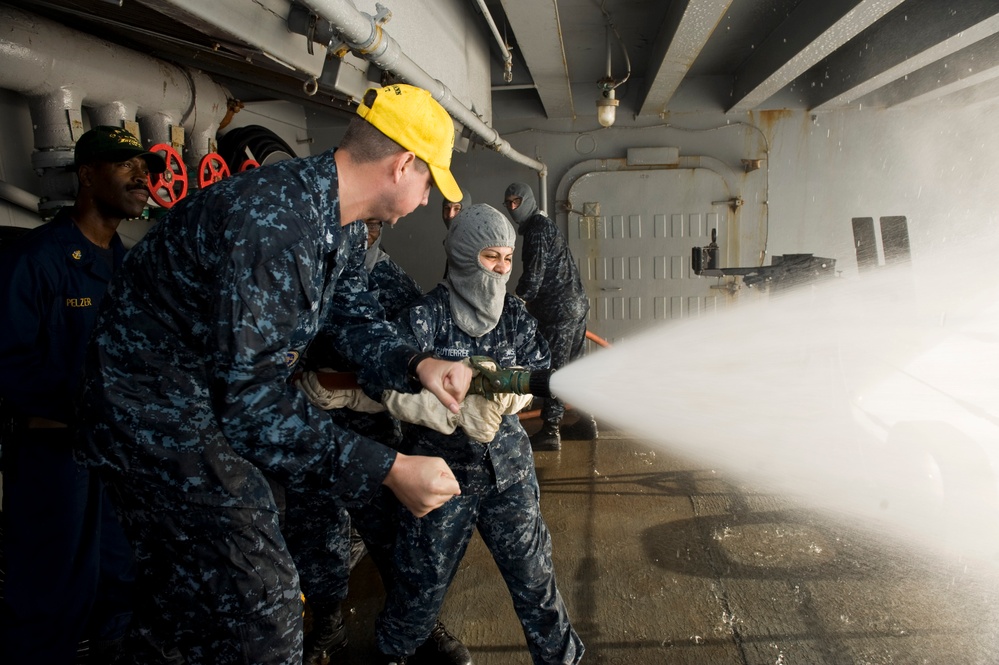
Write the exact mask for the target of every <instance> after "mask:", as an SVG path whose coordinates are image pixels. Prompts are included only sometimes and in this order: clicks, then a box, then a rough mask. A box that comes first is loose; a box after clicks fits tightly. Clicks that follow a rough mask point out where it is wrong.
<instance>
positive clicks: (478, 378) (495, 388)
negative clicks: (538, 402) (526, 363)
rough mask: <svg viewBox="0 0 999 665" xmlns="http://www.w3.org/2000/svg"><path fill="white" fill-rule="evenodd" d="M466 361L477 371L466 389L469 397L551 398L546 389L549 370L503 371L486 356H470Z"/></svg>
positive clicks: (509, 369) (549, 374)
mask: <svg viewBox="0 0 999 665" xmlns="http://www.w3.org/2000/svg"><path fill="white" fill-rule="evenodd" d="M468 360H469V363H470V364H471V366H472V368H473V369H477V370H478V371H479V373H478V374H477V375H475V376H474V377H472V383H471V385H470V386H469V388H468V393H469V394H470V395H485V396H486V397H489V396H490V395H493V394H495V393H513V394H515V395H534V396H535V397H551V390H550V389H549V387H548V383H549V379H550V378H551V375H552V370H550V369H539V370H528V369H520V368H516V367H511V368H508V369H503V368H500V367H499V365H497V363H496V361H495V360H493V359H492V358H490V357H488V356H472V357H470V358H469V359H468Z"/></svg>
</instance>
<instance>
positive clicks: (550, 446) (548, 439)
mask: <svg viewBox="0 0 999 665" xmlns="http://www.w3.org/2000/svg"><path fill="white" fill-rule="evenodd" d="M561 449H562V437H561V436H559V432H558V423H545V425H544V427H542V428H541V431H540V432H538V433H537V434H535V435H534V436H532V437H531V450H535V451H543V450H561Z"/></svg>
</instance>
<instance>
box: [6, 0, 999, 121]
mask: <svg viewBox="0 0 999 665" xmlns="http://www.w3.org/2000/svg"><path fill="white" fill-rule="evenodd" d="M8 4H12V5H15V6H19V7H21V8H23V9H26V10H28V11H32V12H36V13H39V14H42V15H44V16H47V17H48V18H53V19H55V20H58V21H61V22H63V23H66V24H68V25H70V26H73V27H76V28H78V29H81V30H83V31H86V32H89V33H92V34H95V35H97V36H99V37H102V38H104V39H108V40H110V41H112V42H118V43H121V44H123V45H125V46H129V47H131V48H139V49H141V50H143V51H145V52H147V53H150V54H151V55H155V56H157V57H161V58H164V59H167V60H172V61H175V62H178V63H179V64H186V65H192V66H196V67H198V68H201V69H203V70H205V71H208V72H209V73H212V74H214V75H216V76H217V77H220V78H221V80H222V82H224V83H226V84H227V85H229V86H234V87H236V88H237V89H240V90H241V91H242V93H243V94H242V98H243V99H244V100H247V101H250V100H255V99H267V98H282V99H294V100H298V101H303V102H306V103H309V102H310V101H314V100H310V99H309V98H308V97H307V96H306V95H304V94H303V92H302V79H303V77H302V76H300V75H296V74H295V73H294V72H289V71H288V70H287V69H285V68H283V67H281V66H280V65H276V64H275V63H274V62H273V61H271V60H270V59H268V58H267V57H264V56H262V54H261V53H260V52H259V51H258V50H255V49H254V48H253V47H251V46H248V45H246V44H240V43H238V42H233V41H231V40H230V39H228V38H227V37H226V36H225V34H224V33H220V32H218V31H216V30H213V28H212V26H211V25H206V24H205V23H204V22H199V21H192V20H185V17H184V16H182V15H181V16H176V15H173V16H170V15H167V14H164V13H162V12H157V11H155V9H153V8H152V7H154V6H155V5H156V3H152V2H148V1H146V0H139V1H138V2H136V1H135V0H123V1H122V2H120V3H119V0H30V1H29V0H12V1H10V2H8ZM389 4H391V3H389ZM485 5H486V8H487V9H488V11H489V13H490V15H491V16H492V18H493V20H494V23H495V25H496V27H497V29H498V31H499V33H500V35H501V36H502V37H503V38H504V40H505V41H506V42H507V44H508V46H509V48H510V50H511V52H512V54H513V77H512V80H511V81H509V82H508V81H505V80H504V76H503V62H502V57H501V53H500V49H499V46H498V45H497V44H496V43H495V40H493V39H492V33H491V32H490V30H489V29H488V27H487V23H486V20H485V18H484V17H483V16H482V15H481V13H480V12H479V3H478V2H476V1H475V0H468V10H469V12H471V13H473V14H474V15H475V16H476V17H477V20H480V21H481V23H482V35H483V38H485V39H489V40H490V42H491V46H490V48H491V52H492V53H493V55H494V58H493V75H492V78H493V81H492V84H493V105H494V109H493V115H494V117H499V116H502V115H504V114H506V113H509V114H515V115H521V116H525V117H531V116H534V117H538V118H545V117H547V118H573V117H575V116H577V115H590V116H592V115H593V102H594V99H595V97H596V95H597V90H598V88H597V82H598V80H599V79H602V78H605V77H606V75H607V70H608V62H609V64H610V70H611V71H610V74H611V75H610V79H611V82H612V85H614V86H616V93H617V96H618V98H619V99H621V100H622V108H626V109H627V110H628V112H629V113H631V114H632V115H634V116H636V117H638V118H641V117H643V116H645V117H655V116H661V115H663V114H666V113H669V112H671V111H675V110H678V109H679V108H680V107H681V106H684V105H686V106H687V107H690V106H691V105H692V106H693V107H694V108H699V109H716V110H722V111H726V112H729V113H740V112H745V111H750V110H765V109H786V108H792V109H810V110H813V111H814V112H816V113H819V112H823V111H830V110H837V109H842V108H851V107H852V108H883V107H892V106H897V105H904V104H920V103H938V102H939V103H951V102H953V103H955V104H967V103H972V102H977V101H980V100H983V99H990V98H994V97H996V96H999V0H672V1H671V2H670V1H668V0H487V1H486V2H485ZM390 8H391V7H390ZM389 27H391V26H389ZM608 34H609V35H610V37H608ZM608 53H609V54H610V58H609V61H608ZM624 79H626V80H624ZM325 99H327V100H328V99H329V97H328V96H326V97H325ZM323 106H324V107H325V108H331V109H332V110H333V111H335V112H339V111H341V110H342V109H343V108H345V107H344V106H343V105H340V104H338V103H337V102H336V100H334V102H332V104H329V103H326V102H325V101H324V102H323Z"/></svg>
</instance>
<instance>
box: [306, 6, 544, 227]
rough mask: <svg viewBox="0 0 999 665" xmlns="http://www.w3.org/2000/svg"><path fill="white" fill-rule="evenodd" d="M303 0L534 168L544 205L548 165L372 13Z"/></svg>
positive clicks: (354, 44) (384, 66)
mask: <svg viewBox="0 0 999 665" xmlns="http://www.w3.org/2000/svg"><path fill="white" fill-rule="evenodd" d="M303 2H304V4H306V5H308V6H309V7H310V8H311V9H312V10H313V11H314V12H316V14H318V15H319V16H320V17H321V18H323V19H325V20H327V21H329V22H330V23H331V24H332V25H333V28H334V29H335V30H336V31H337V32H338V33H339V34H340V37H341V38H342V39H343V41H344V42H345V43H346V44H347V45H348V46H349V47H350V48H351V50H352V51H354V52H356V53H358V54H359V55H360V56H361V57H362V58H364V59H365V60H367V61H369V62H372V63H374V64H375V65H376V66H377V67H378V68H379V69H381V70H383V71H386V72H390V73H392V74H394V75H396V76H398V77H399V78H401V79H402V80H404V81H406V82H408V83H411V84H413V85H415V86H418V87H420V88H423V89H425V90H427V91H429V92H430V94H431V95H432V96H433V98H434V99H436V100H437V101H438V102H440V105H441V106H443V107H444V108H445V109H446V110H447V112H448V113H450V114H451V117H453V118H454V119H455V120H457V121H458V122H460V123H461V124H462V125H464V126H465V127H467V128H468V129H469V130H471V131H472V132H473V133H475V135H476V136H478V137H479V138H480V139H481V142H482V143H483V144H484V145H486V146H488V147H490V148H492V149H493V150H495V151H496V152H498V153H500V154H501V155H504V156H505V157H507V158H509V159H512V160H513V161H515V162H518V163H520V164H524V165H525V166H529V167H531V168H532V169H534V170H536V171H537V172H538V177H539V179H540V181H541V187H540V194H541V198H540V200H539V201H538V205H539V207H540V208H541V209H542V210H546V209H547V200H548V186H547V183H548V167H547V166H545V165H544V164H543V163H541V162H539V161H537V160H534V159H531V158H530V157H528V156H526V155H522V154H520V153H519V152H517V151H516V150H514V149H513V148H512V147H511V146H510V144H509V143H508V142H507V141H505V140H504V139H503V138H502V137H501V136H500V135H499V133H498V132H497V131H496V130H495V129H493V128H492V127H490V126H489V125H487V124H486V123H484V122H482V120H480V119H479V117H478V116H477V115H475V114H474V113H472V111H470V110H469V109H467V108H465V106H463V105H462V104H461V103H460V102H458V101H457V100H455V99H454V97H453V96H452V94H451V91H450V90H449V89H448V87H447V86H446V85H444V84H443V83H441V82H440V81H438V80H437V79H435V78H434V77H432V76H430V74H428V73H427V72H425V71H424V70H423V69H422V68H421V67H420V66H419V65H418V64H416V63H415V62H414V61H413V60H412V59H410V57H409V56H407V55H406V54H405V53H403V51H402V47H401V46H399V42H397V41H395V39H393V38H392V36H391V35H389V34H388V33H387V32H386V31H385V29H384V28H382V26H380V25H377V24H376V23H375V20H374V18H373V17H371V16H370V15H368V14H365V13H363V12H360V11H358V10H357V9H356V8H355V7H354V6H353V4H352V3H351V2H350V0H303Z"/></svg>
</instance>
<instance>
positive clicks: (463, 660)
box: [409, 620, 472, 665]
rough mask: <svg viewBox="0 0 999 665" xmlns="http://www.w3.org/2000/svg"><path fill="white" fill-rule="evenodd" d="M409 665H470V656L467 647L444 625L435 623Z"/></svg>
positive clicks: (438, 622)
mask: <svg viewBox="0 0 999 665" xmlns="http://www.w3.org/2000/svg"><path fill="white" fill-rule="evenodd" d="M409 663H410V664H411V665H472V654H471V653H470V652H469V651H468V647H466V646H465V645H464V644H462V643H461V640H459V639H458V638H457V637H455V636H454V635H452V634H451V633H449V632H447V628H445V627H444V624H442V623H441V622H440V620H438V621H437V623H436V624H434V628H433V630H431V631H430V637H428V638H427V641H426V642H424V643H423V644H421V645H420V646H419V647H418V648H417V649H416V653H415V654H413V657H412V658H410V659H409Z"/></svg>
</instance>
